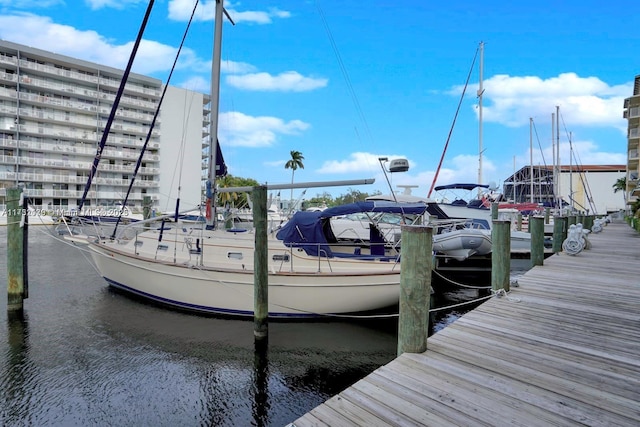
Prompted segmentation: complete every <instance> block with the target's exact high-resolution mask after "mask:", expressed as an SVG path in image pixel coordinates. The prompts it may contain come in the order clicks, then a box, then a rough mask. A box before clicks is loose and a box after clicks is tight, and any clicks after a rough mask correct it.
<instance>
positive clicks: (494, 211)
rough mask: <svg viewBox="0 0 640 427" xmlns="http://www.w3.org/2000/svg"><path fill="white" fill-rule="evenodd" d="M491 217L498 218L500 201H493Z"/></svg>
mask: <svg viewBox="0 0 640 427" xmlns="http://www.w3.org/2000/svg"><path fill="white" fill-rule="evenodd" d="M491 219H498V203H497V202H493V203H491Z"/></svg>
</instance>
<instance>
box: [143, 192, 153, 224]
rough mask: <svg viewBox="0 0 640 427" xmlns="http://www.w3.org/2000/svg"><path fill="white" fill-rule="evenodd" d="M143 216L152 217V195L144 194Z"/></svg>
mask: <svg viewBox="0 0 640 427" xmlns="http://www.w3.org/2000/svg"><path fill="white" fill-rule="evenodd" d="M142 218H143V219H149V218H151V196H144V197H143V198H142Z"/></svg>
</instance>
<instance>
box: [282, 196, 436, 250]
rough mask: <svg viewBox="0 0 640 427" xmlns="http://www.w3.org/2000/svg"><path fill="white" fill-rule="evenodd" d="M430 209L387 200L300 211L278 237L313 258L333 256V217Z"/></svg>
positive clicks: (415, 213) (406, 212)
mask: <svg viewBox="0 0 640 427" xmlns="http://www.w3.org/2000/svg"><path fill="white" fill-rule="evenodd" d="M426 210H427V205H426V204H425V203H395V202H388V201H379V200H376V201H365V202H355V203H348V204H346V205H340V206H335V207H333V208H328V209H325V210H324V211H320V212H308V211H300V212H296V213H295V214H294V215H293V217H291V219H290V220H289V221H287V223H286V224H285V225H283V226H282V228H281V229H280V230H279V231H278V233H277V234H276V237H277V238H278V239H279V240H282V242H283V243H284V244H285V245H287V246H288V247H297V248H302V249H304V250H305V252H306V253H307V254H309V255H312V256H317V255H318V254H320V255H322V256H326V257H332V256H333V254H332V252H331V249H330V248H329V246H328V244H329V243H336V242H337V239H336V237H335V236H334V234H333V231H332V230H331V224H330V222H329V221H330V218H332V217H336V216H342V215H348V214H352V213H359V212H370V213H377V212H383V213H398V214H406V215H421V214H423V213H424V212H425V211H426Z"/></svg>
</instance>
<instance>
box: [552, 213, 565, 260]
mask: <svg viewBox="0 0 640 427" xmlns="http://www.w3.org/2000/svg"><path fill="white" fill-rule="evenodd" d="M564 218H565V217H562V216H558V215H556V216H554V217H553V253H554V254H556V253H558V252H562V242H564V239H563V238H562V236H563V235H564V234H565V233H566V231H565V230H564V227H565V221H564Z"/></svg>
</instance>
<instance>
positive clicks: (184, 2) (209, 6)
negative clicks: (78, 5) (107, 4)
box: [105, 0, 291, 24]
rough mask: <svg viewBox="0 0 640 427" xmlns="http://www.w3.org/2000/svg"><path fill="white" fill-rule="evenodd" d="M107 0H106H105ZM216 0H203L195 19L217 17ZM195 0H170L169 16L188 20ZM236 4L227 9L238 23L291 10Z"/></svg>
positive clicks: (264, 21)
mask: <svg viewBox="0 0 640 427" xmlns="http://www.w3.org/2000/svg"><path fill="white" fill-rule="evenodd" d="M105 1H106V0H105ZM215 4H216V3H215V0H209V1H201V2H200V4H199V5H198V8H197V9H196V13H195V16H194V19H195V20H197V21H211V20H213V19H214V17H215ZM193 5H194V0H170V1H169V6H168V8H169V18H170V19H173V20H176V21H186V20H188V19H189V17H190V16H191V12H192V11H193ZM236 6H237V5H234V4H232V3H228V4H227V6H226V7H225V9H226V10H227V12H228V13H229V16H231V19H232V20H233V22H235V23H236V24H239V23H242V22H246V23H252V24H271V23H272V22H273V18H289V17H290V16H291V13H290V12H287V11H282V10H279V9H270V10H268V11H266V12H264V11H238V10H236Z"/></svg>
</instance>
